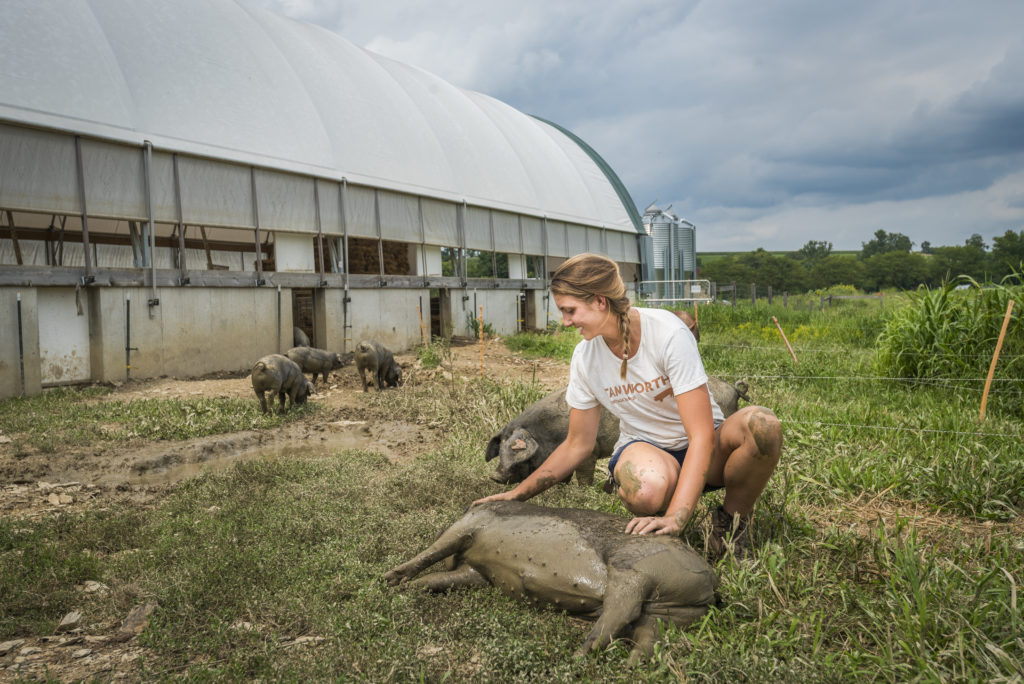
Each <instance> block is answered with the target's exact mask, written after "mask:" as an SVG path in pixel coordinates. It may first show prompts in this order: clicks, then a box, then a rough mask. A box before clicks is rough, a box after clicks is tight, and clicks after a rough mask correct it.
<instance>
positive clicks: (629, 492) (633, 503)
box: [615, 459, 674, 515]
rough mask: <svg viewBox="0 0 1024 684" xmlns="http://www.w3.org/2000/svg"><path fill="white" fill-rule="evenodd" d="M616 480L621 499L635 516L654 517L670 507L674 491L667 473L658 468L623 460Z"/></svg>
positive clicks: (617, 469) (617, 471)
mask: <svg viewBox="0 0 1024 684" xmlns="http://www.w3.org/2000/svg"><path fill="white" fill-rule="evenodd" d="M615 479H616V481H617V482H618V483H619V498H620V499H622V504H623V505H624V506H625V507H626V508H627V509H628V510H629V512H630V513H633V514H634V515H653V514H655V513H657V512H659V511H661V510H662V509H664V508H665V507H666V506H667V505H668V499H669V497H670V496H671V492H672V489H671V488H670V487H669V484H670V482H669V480H673V482H672V484H674V478H668V477H666V476H665V473H662V472H660V470H659V469H658V468H654V467H650V466H645V465H640V464H636V463H633V462H632V461H628V460H625V459H624V460H623V461H620V462H619V465H618V466H617V467H616V468H615Z"/></svg>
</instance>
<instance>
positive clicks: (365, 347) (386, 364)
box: [356, 341, 402, 392]
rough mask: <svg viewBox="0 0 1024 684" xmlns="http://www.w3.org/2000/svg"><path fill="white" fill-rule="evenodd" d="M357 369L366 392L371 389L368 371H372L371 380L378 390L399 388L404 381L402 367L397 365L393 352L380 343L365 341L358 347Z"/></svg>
mask: <svg viewBox="0 0 1024 684" xmlns="http://www.w3.org/2000/svg"><path fill="white" fill-rule="evenodd" d="M356 369H357V370H358V371H359V378H360V379H361V380H362V382H363V391H364V392H366V391H367V390H368V389H369V386H368V385H367V382H366V371H370V380H371V381H372V382H373V386H374V387H375V388H377V390H380V389H382V388H384V387H398V383H399V382H401V380H402V367H401V366H399V365H398V364H397V363H395V357H394V355H392V353H391V350H389V349H388V348H387V347H385V346H384V345H383V344H381V343H380V342H366V341H363V342H360V343H359V344H357V345H356Z"/></svg>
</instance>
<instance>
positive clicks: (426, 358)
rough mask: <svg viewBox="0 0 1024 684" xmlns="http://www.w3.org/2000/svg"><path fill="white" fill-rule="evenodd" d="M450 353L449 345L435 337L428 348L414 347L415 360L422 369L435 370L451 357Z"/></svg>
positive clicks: (441, 338) (440, 338)
mask: <svg viewBox="0 0 1024 684" xmlns="http://www.w3.org/2000/svg"><path fill="white" fill-rule="evenodd" d="M451 353H452V350H451V345H450V344H449V342H448V340H447V339H445V338H443V337H435V338H434V341H433V342H431V344H430V345H429V346H423V345H417V346H416V358H418V359H419V360H420V365H421V366H423V367H424V368H437V367H438V366H440V365H441V364H442V363H443V362H444V360H445V359H447V358H449V357H450V356H451Z"/></svg>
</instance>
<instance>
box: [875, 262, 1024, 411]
mask: <svg viewBox="0 0 1024 684" xmlns="http://www.w3.org/2000/svg"><path fill="white" fill-rule="evenodd" d="M966 280H968V282H970V284H971V286H970V287H969V288H968V289H966V290H957V289H955V287H954V285H955V283H948V284H946V285H944V286H943V287H940V288H937V289H934V290H924V289H922V290H919V291H918V292H915V293H912V294H911V305H910V306H907V307H904V308H902V309H900V310H899V312H898V313H897V314H896V315H895V316H893V318H892V319H891V320H890V321H889V323H888V325H887V326H886V328H885V330H884V331H883V332H882V334H881V335H880V336H879V340H878V356H877V366H878V368H879V369H880V370H881V371H882V372H886V373H890V374H893V375H897V376H900V377H910V378H934V377H943V378H960V379H966V380H971V381H974V382H975V383H977V385H976V386H978V387H980V383H981V380H982V379H983V378H985V377H986V375H987V373H988V369H989V366H990V363H991V360H992V356H993V351H994V349H995V346H996V342H997V340H998V337H999V333H1000V331H1001V329H1002V325H1003V321H1004V318H1005V314H1006V311H1007V308H1008V305H1009V301H1010V300H1011V299H1013V300H1015V301H1016V302H1021V304H1022V305H1024V286H1020V285H1017V286H1012V285H997V286H988V287H981V286H980V285H979V284H978V283H976V282H974V281H972V280H969V279H966ZM1021 320H1022V318H1021V313H1020V309H1019V308H1018V309H1015V313H1014V315H1013V316H1012V318H1011V319H1010V321H1009V324H1008V327H1007V330H1006V335H1005V339H1004V343H1003V348H1002V351H1001V355H1000V358H999V362H998V365H997V366H996V368H997V370H998V375H996V376H995V380H994V383H995V392H994V393H993V395H992V404H993V407H996V406H998V407H1000V408H1001V409H1003V410H1006V411H1010V412H1012V413H1015V414H1016V415H1018V416H1024V324H1022V323H1021Z"/></svg>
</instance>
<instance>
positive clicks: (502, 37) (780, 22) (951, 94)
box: [261, 0, 1024, 249]
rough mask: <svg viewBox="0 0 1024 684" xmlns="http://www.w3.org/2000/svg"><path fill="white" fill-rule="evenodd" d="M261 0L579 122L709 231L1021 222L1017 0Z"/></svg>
mask: <svg viewBox="0 0 1024 684" xmlns="http://www.w3.org/2000/svg"><path fill="white" fill-rule="evenodd" d="M261 4H264V5H266V6H268V7H270V8H271V9H274V10H275V11H278V12H282V13H285V14H288V15H290V16H294V17H296V18H299V19H304V20H306V21H312V22H314V23H318V24H321V25H323V26H325V27H327V28H329V29H330V30H333V31H336V32H338V33H340V34H341V35H343V36H345V37H346V38H348V39H349V40H351V41H353V42H355V43H357V44H360V45H364V46H365V47H367V48H368V49H371V50H374V51H376V52H380V53H382V54H385V55H387V56H389V57H393V58H395V59H398V60H401V61H404V62H408V63H411V64H415V65H416V66H419V67H421V68H424V69H426V70H428V71H432V72H434V73H436V74H438V75H439V76H441V77H442V78H445V79H447V80H449V81H451V82H452V83H454V84H455V85H458V86H460V87H463V88H469V89H472V90H477V91H480V92H484V93H487V94H489V95H491V96H493V97H496V98H498V99H500V100H503V101H505V102H508V103H509V104H511V105H512V106H514V107H516V108H517V109H520V110H521V111H524V112H527V113H531V114H536V115H538V116H541V117H543V118H545V119H550V120H552V121H555V122H557V123H559V124H561V125H563V126H565V127H567V128H569V129H571V130H572V131H573V132H575V133H576V134H578V135H580V136H581V137H582V138H583V139H584V140H586V141H587V142H588V143H589V144H590V145H591V146H593V147H594V148H595V149H596V150H597V151H598V152H599V153H601V154H602V156H604V157H605V159H607V160H608V162H609V163H610V164H611V165H612V167H613V168H614V169H615V170H616V171H617V172H618V174H619V176H620V177H621V178H622V180H623V181H624V182H625V184H626V186H627V187H628V188H629V190H630V192H631V194H632V196H633V198H634V200H635V201H636V203H637V204H638V205H639V206H640V208H641V209H642V208H643V207H644V206H646V205H647V204H648V203H650V202H652V201H657V202H658V203H659V204H661V205H662V206H665V205H667V204H669V203H672V204H673V205H674V211H678V212H684V213H685V214H686V216H687V218H689V219H690V220H692V221H694V222H695V223H697V225H698V231H701V232H702V234H703V235H704V236H705V237H704V238H702V245H703V246H704V248H712V247H713V246H714V245H715V244H721V245H722V246H721V248H723V249H725V248H731V249H753V248H755V247H758V246H765V247H767V248H775V249H785V248H792V249H795V248H798V247H799V246H800V245H801V244H803V243H804V242H806V241H807V240H811V239H823V237H824V236H823V235H822V234H821V231H822V228H821V226H822V225H827V226H829V228H828V230H829V231H830V234H834V235H837V236H842V237H841V239H842V240H844V242H842V243H840V242H838V241H837V242H836V246H837V248H839V247H840V246H841V247H842V248H858V247H859V246H860V243H861V242H862V241H864V240H866V239H869V238H870V234H871V232H873V230H874V229H875V228H872V229H871V231H869V232H867V233H865V232H863V231H864V230H865V228H864V226H865V225H867V224H870V225H872V226H878V225H881V224H885V225H887V226H890V228H887V229H900V230H901V232H904V233H906V234H908V235H911V237H912V238H913V239H914V240H915V242H920V240H921V239H928V240H930V241H931V242H932V244H962V242H963V238H964V237H965V236H969V235H970V234H971V233H973V232H983V233H984V234H986V235H995V234H1002V233H1003V232H1005V230H1006V229H1008V228H1014V229H1020V228H1021V225H1022V223H1024V212H1022V211H1021V197H1020V190H1018V189H1017V188H1019V187H1020V181H1021V179H1022V177H1024V125H1022V124H1024V39H1022V38H1021V32H1020V28H1019V27H1020V26H1022V25H1024V3H1020V2H1017V1H1016V0H1006V1H995V0H980V1H979V2H974V3H960V2H950V1H943V0H931V1H926V0H903V1H901V2H891V1H889V0H862V1H861V2H857V3H822V2H812V1H810V0H788V1H785V0H783V1H779V2H771V3H751V2H746V1H741V0H733V1H730V0H718V1H716V2H698V1H696V0H692V1H690V2H675V1H672V0H641V1H639V2H637V1H632V2H611V1H604V2H601V1H598V2H594V1H593V0H591V1H587V2H585V1H583V0H562V1H560V2H550V0H519V1H518V2H515V3H512V2H498V1H495V0H479V1H478V2H474V3H464V2H459V1H457V0H444V1H441V2H436V3H421V2H413V1H412V0H380V1H379V2H377V3H364V2H355V1H354V0H342V1H331V0H262V2H261ZM893 224H895V226H897V227H896V228H893V227H891V226H892V225H893ZM916 234H921V235H922V236H923V235H925V234H927V235H928V237H915V235H916ZM838 239H840V238H837V240H838ZM834 241H835V240H834Z"/></svg>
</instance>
